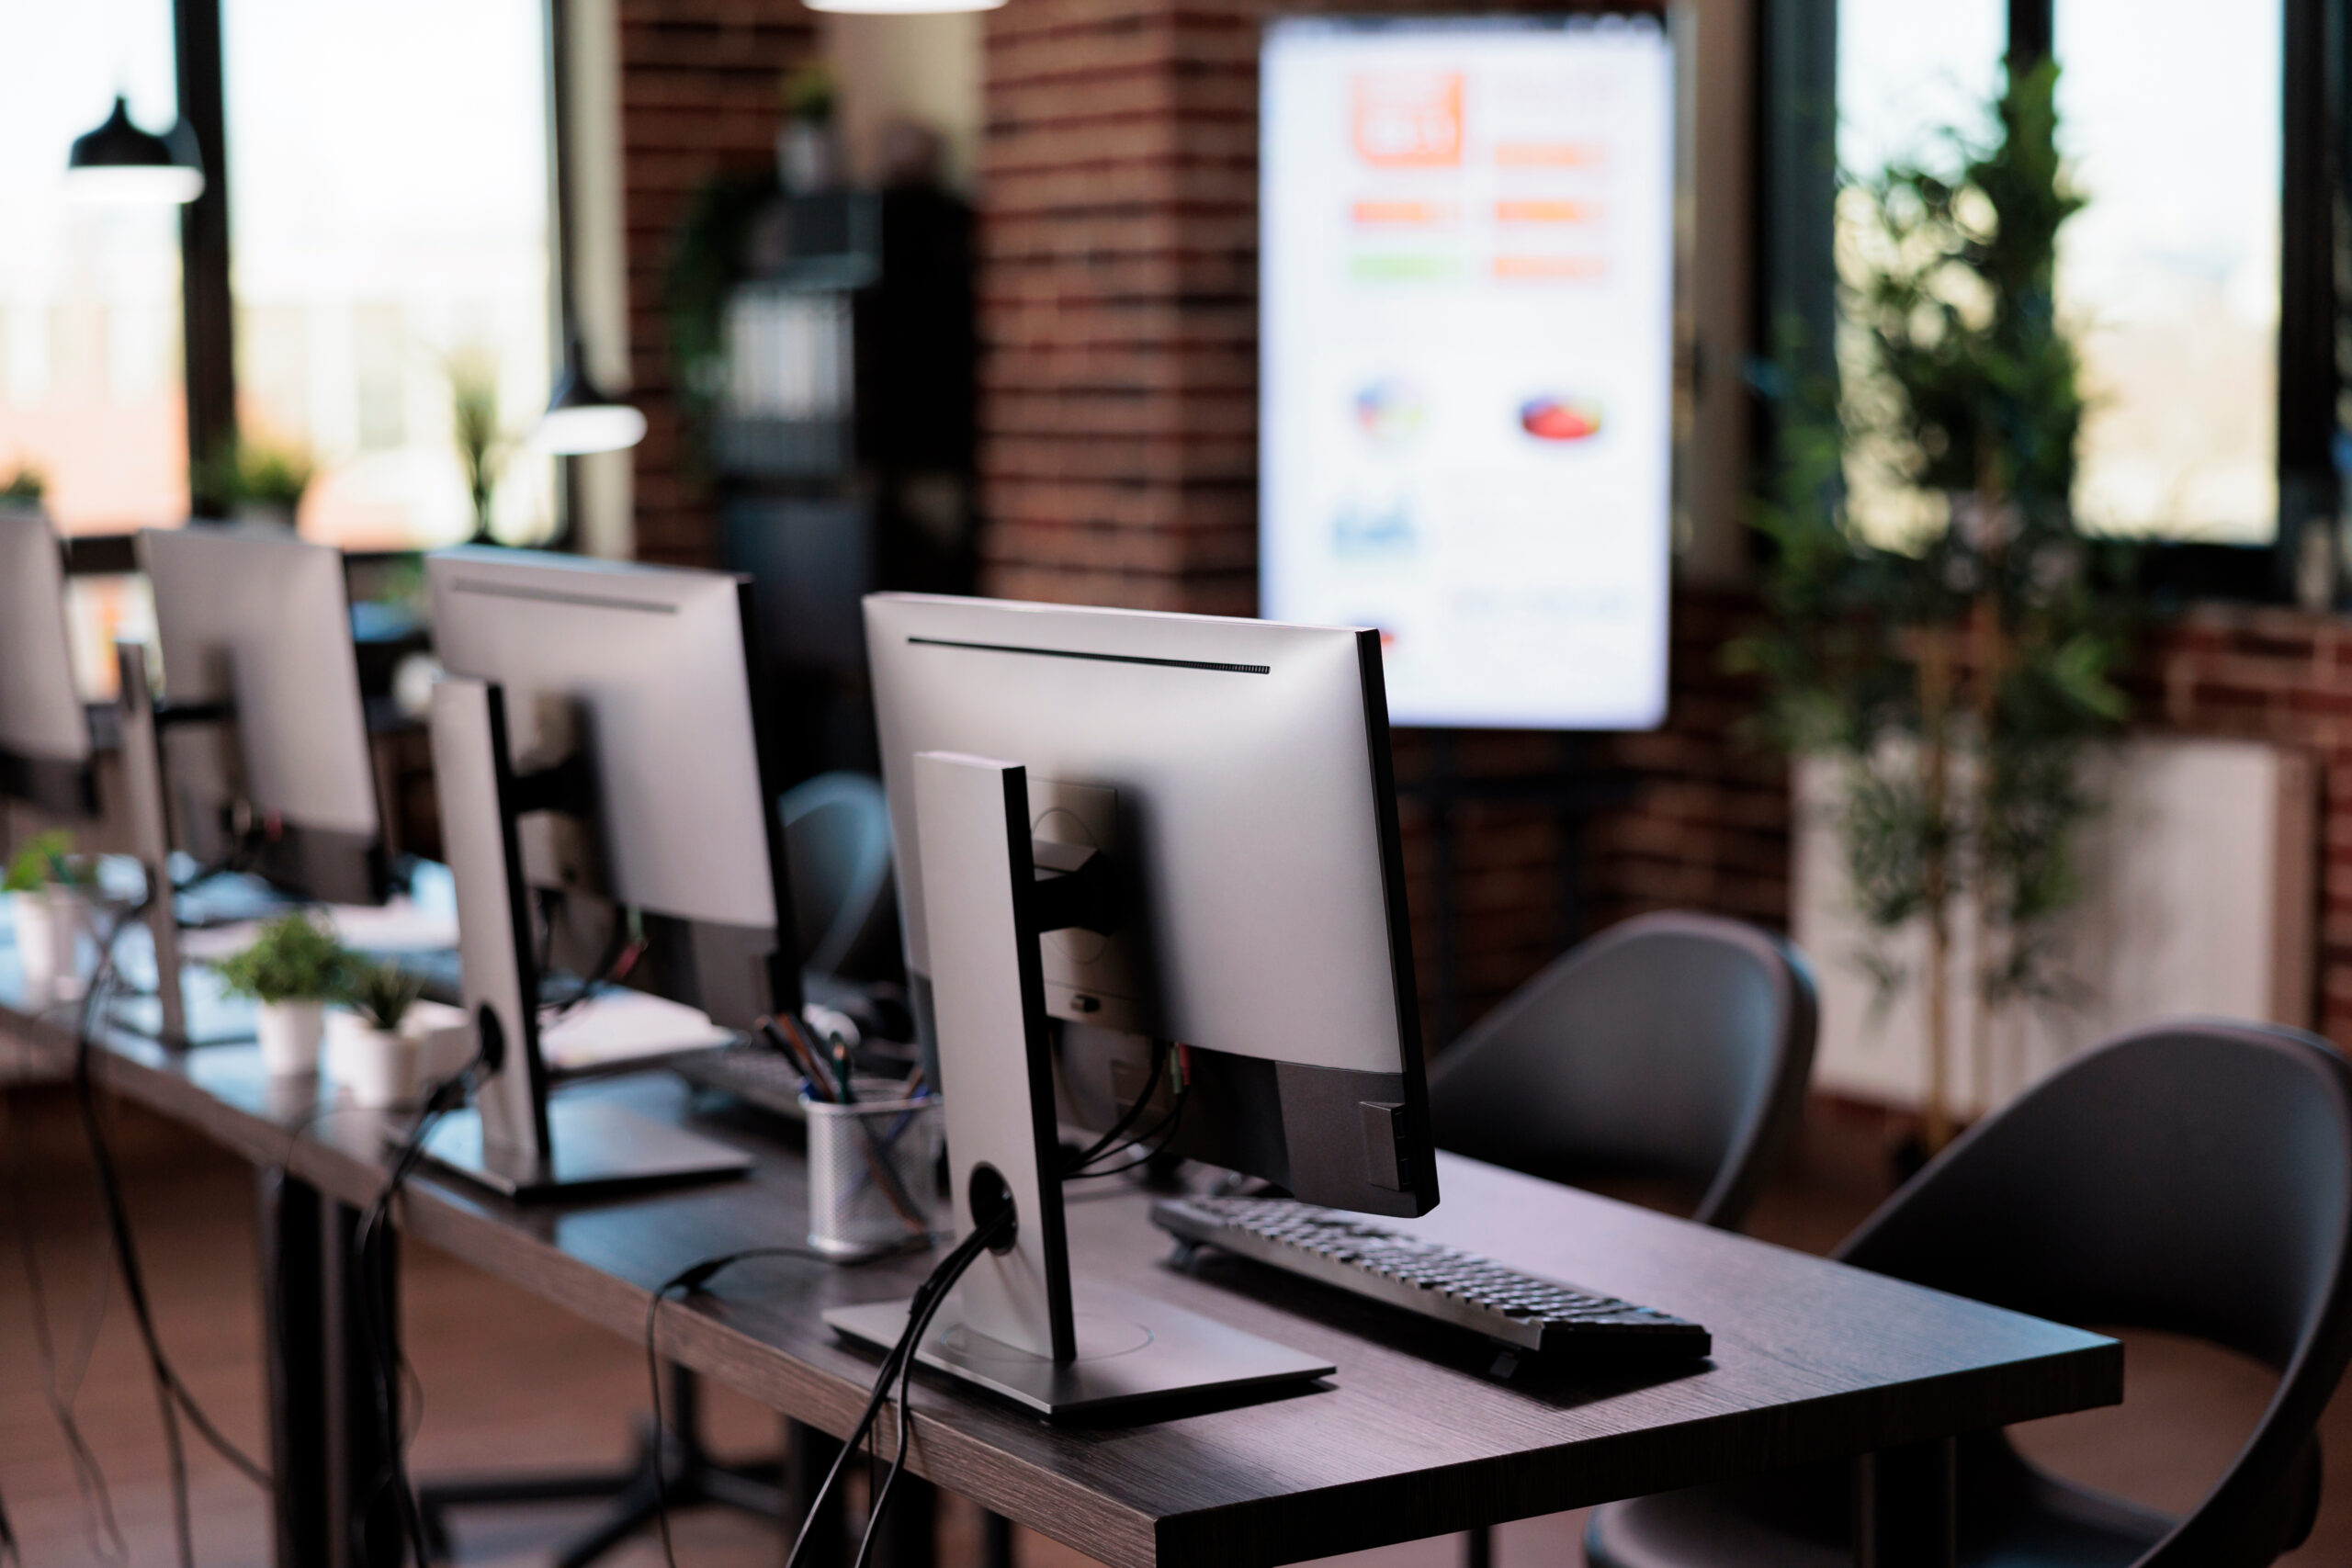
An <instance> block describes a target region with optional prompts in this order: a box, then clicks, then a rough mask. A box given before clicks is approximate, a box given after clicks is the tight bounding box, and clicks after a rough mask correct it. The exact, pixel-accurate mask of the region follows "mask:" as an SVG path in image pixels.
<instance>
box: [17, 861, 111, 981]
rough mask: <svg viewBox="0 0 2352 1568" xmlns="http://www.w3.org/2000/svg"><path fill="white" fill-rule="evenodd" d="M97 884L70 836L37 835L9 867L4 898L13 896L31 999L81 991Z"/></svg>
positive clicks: (19, 954)
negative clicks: (80, 966)
mask: <svg viewBox="0 0 2352 1568" xmlns="http://www.w3.org/2000/svg"><path fill="white" fill-rule="evenodd" d="M95 881H96V878H95V876H94V874H92V871H91V868H90V863H89V862H88V860H86V859H85V858H84V857H82V856H79V855H76V854H74V836H73V835H72V834H70V833H64V832H51V833H40V834H36V835H35V836H34V837H33V838H31V839H29V840H27V841H26V843H25V846H24V848H22V849H20V850H18V851H17V853H16V856H15V858H13V859H12V860H10V861H9V862H8V869H7V873H6V876H5V877H0V892H6V893H9V894H13V895H14V896H15V897H12V898H11V899H10V900H9V904H10V907H11V908H12V910H13V912H14V918H15V921H16V928H17V963H18V964H20V965H22V967H23V970H24V979H25V991H26V994H27V996H28V997H34V996H58V997H66V996H70V995H72V994H73V993H74V991H75V990H76V989H77V988H78V987H77V986H76V980H77V978H78V976H76V974H75V967H76V960H77V958H78V957H79V956H80V954H79V944H80V942H81V936H82V931H83V928H84V927H85V926H86V925H87V924H88V923H89V909H90V894H91V890H92V886H93V885H94V883H95Z"/></svg>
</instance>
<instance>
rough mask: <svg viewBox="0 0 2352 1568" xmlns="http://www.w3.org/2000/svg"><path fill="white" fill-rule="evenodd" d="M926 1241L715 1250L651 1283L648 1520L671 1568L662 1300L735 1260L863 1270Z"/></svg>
mask: <svg viewBox="0 0 2352 1568" xmlns="http://www.w3.org/2000/svg"><path fill="white" fill-rule="evenodd" d="M930 1245H931V1238H930V1237H929V1236H928V1235H922V1236H909V1237H907V1238H906V1239H905V1240H904V1241H901V1242H897V1243H894V1244H892V1245H890V1246H888V1247H873V1248H870V1249H868V1250H867V1251H865V1252H858V1253H852V1254H849V1255H848V1256H846V1257H836V1256H833V1255H831V1254H827V1253H822V1252H819V1251H818V1250H817V1249H816V1248H814V1247H794V1246H790V1245H784V1246H777V1247H745V1248H743V1249H742V1250H741V1251H740V1252H727V1253H721V1254H719V1255H718V1257H715V1258H704V1259H702V1260H701V1261H700V1262H698V1263H693V1264H689V1265H688V1266H687V1267H685V1268H684V1269H679V1270H678V1272H676V1273H675V1274H673V1275H671V1276H670V1277H669V1278H668V1279H667V1280H662V1283H661V1284H659V1285H657V1286H655V1287H654V1288H653V1295H652V1298H651V1299H650V1301H648V1302H647V1303H645V1380H646V1384H647V1387H648V1388H649V1389H650V1391H651V1393H652V1395H653V1454H654V1465H653V1499H654V1511H653V1513H654V1522H655V1523H656V1524H657V1525H659V1526H660V1528H661V1533H662V1558H663V1560H664V1561H665V1562H668V1563H670V1564H671V1565H672V1568H675V1565H676V1563H677V1561H678V1559H677V1553H676V1552H675V1551H673V1548H672V1546H671V1541H670V1483H669V1475H668V1472H666V1471H665V1470H664V1468H663V1466H662V1454H663V1451H664V1450H665V1449H666V1447H667V1445H668V1442H669V1425H668V1422H667V1419H666V1417H665V1416H663V1415H662V1356H661V1351H660V1349H659V1348H658V1344H657V1339H658V1336H657V1330H658V1329H659V1327H660V1324H661V1315H662V1303H665V1302H667V1301H668V1300H669V1299H670V1297H671V1295H672V1294H673V1292H685V1293H686V1294H688V1295H691V1294H693V1293H694V1292H697V1291H699V1290H701V1289H702V1288H703V1287H704V1286H705V1285H707V1284H708V1283H709V1282H710V1281H711V1280H712V1279H714V1278H715V1277H716V1276H718V1274H719V1273H720V1272H721V1271H722V1270H724V1269H731V1268H733V1267H734V1266H735V1265H736V1264H738V1263H752V1262H756V1261H758V1260H760V1259H761V1258H797V1259H800V1260H802V1261H805V1262H810V1263H821V1264H824V1265H826V1266H827V1267H829V1268H834V1269H863V1268H865V1266H866V1265H868V1264H870V1263H879V1262H881V1261H882V1260H884V1259H885V1258H902V1257H904V1256H906V1255H907V1254H908V1253H910V1252H914V1251H918V1250H920V1249H922V1248H923V1247H928V1246H930Z"/></svg>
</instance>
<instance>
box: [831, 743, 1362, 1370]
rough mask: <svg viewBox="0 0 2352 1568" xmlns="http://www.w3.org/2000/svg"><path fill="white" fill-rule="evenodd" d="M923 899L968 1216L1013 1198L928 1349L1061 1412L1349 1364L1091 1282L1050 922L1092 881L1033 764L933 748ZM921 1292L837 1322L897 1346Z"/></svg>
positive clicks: (920, 795)
mask: <svg viewBox="0 0 2352 1568" xmlns="http://www.w3.org/2000/svg"><path fill="white" fill-rule="evenodd" d="M914 771H915V779H914V783H915V823H916V831H917V833H918V834H919V835H920V836H921V841H922V868H923V910H924V914H925V916H926V919H925V921H924V924H925V926H926V927H927V929H928V930H929V931H930V933H931V978H932V987H933V996H934V998H935V1001H936V1006H937V1011H938V1041H939V1073H940V1085H939V1088H940V1095H941V1100H942V1102H943V1104H944V1109H945V1114H946V1117H947V1153H948V1170H949V1178H950V1185H951V1195H952V1197H953V1200H954V1202H955V1208H956V1234H957V1235H959V1236H960V1235H971V1234H972V1232H973V1230H974V1229H975V1228H976V1226H977V1225H978V1224H980V1223H982V1222H984V1221H988V1220H990V1219H992V1218H993V1217H994V1215H995V1213H997V1212H998V1210H1000V1209H1001V1207H1002V1206H1003V1205H1004V1204H1006V1203H1010V1204H1011V1205H1012V1209H1013V1213H1014V1216H1015V1218H1014V1229H1013V1233H1012V1239H1011V1240H1010V1242H1008V1243H1005V1244H1003V1245H1001V1246H1000V1247H998V1248H996V1249H993V1250H991V1251H989V1252H986V1253H983V1254H981V1256H980V1258H979V1260H978V1262H977V1263H975V1264H974V1265H973V1266H972V1269H971V1271H970V1272H969V1273H967V1274H966V1275H965V1276H964V1279H963V1282H962V1283H961V1284H959V1285H958V1286H957V1287H956V1292H955V1294H954V1296H953V1297H952V1298H951V1299H950V1300H949V1302H948V1303H947V1304H946V1305H945V1306H944V1307H943V1308H942V1309H941V1311H940V1313H939V1315H938V1316H937V1317H936V1318H934V1319H933V1324H932V1327H931V1330H930V1332H929V1333H927V1334H926V1335H925V1336H924V1337H923V1340H922V1345H921V1346H920V1347H919V1348H917V1351H916V1358H917V1359H918V1360H920V1361H921V1362H922V1364H923V1365H925V1366H927V1367H931V1368H933V1369H935V1370H936V1371H943V1372H945V1373H947V1374H949V1375H950V1376H952V1377H956V1378H960V1379H963V1380H964V1381H966V1382H972V1383H976V1384H978V1385H979V1386H980V1387H982V1388H986V1389H989V1391H991V1392H993V1393H999V1394H1002V1395H1004V1396H1005V1397H1007V1398H1010V1399H1012V1400H1015V1401H1017V1402H1019V1403H1020V1404H1025V1405H1027V1406H1029V1407H1030V1408H1031V1409H1033V1410H1037V1411H1040V1412H1043V1413H1044V1414H1045V1415H1046V1416H1077V1415H1081V1414H1085V1415H1092V1414H1099V1413H1101V1412H1103V1411H1106V1410H1110V1409H1113V1408H1115V1407H1118V1406H1122V1405H1132V1404H1143V1403H1147V1402H1159V1401H1165V1400H1174V1399H1179V1398H1193V1399H1198V1398H1203V1397H1209V1396H1216V1395H1228V1394H1231V1393H1236V1392H1238V1391H1243V1390H1250V1389H1259V1388H1264V1387H1268V1386H1278V1385H1283V1384H1298V1383H1306V1382H1312V1381H1313V1380H1315V1379H1317V1378H1323V1377H1329V1376H1330V1375H1331V1373H1332V1372H1333V1371H1335V1369H1334V1368H1333V1367H1332V1365H1331V1363H1330V1362H1329V1361H1326V1360H1322V1359H1318V1358H1317V1357H1314V1356H1309V1355H1305V1354H1303V1353H1301V1352H1299V1351H1296V1350H1293V1349H1291V1348H1288V1347H1286V1346H1282V1345H1277V1344H1275V1343H1273V1342H1272V1341H1271V1340H1267V1339H1261V1338H1260V1337H1257V1336H1256V1335H1254V1334H1246V1333H1243V1332H1242V1331H1240V1330H1238V1329H1234V1328H1228V1327H1227V1326H1226V1325H1223V1324H1221V1323H1218V1322H1216V1320H1215V1319H1212V1318H1207V1317H1203V1316H1201V1315H1199V1314H1195V1313H1189V1312H1185V1311H1183V1310H1182V1308H1179V1307H1173V1306H1170V1305H1169V1304H1168V1303H1165V1302H1162V1301H1159V1300H1158V1299H1157V1298H1152V1297H1146V1296H1143V1295H1140V1294H1137V1293H1135V1292H1121V1291H1113V1290H1110V1289H1107V1288H1104V1289H1097V1288H1093V1287H1088V1288H1086V1289H1083V1290H1080V1291H1079V1292H1073V1291H1072V1289H1071V1284H1070V1268H1069V1243H1068V1240H1067V1237H1066V1235H1065V1232H1064V1228H1063V1222H1062V1189H1061V1178H1060V1170H1059V1162H1060V1160H1061V1158H1062V1154H1061V1145H1060V1141H1059V1137H1058V1135H1057V1134H1058V1129H1057V1124H1056V1122H1055V1118H1054V1099H1053V1066H1052V1061H1051V1057H1050V1055H1049V1051H1048V1046H1047V1041H1046V997H1045V977H1044V973H1043V969H1042V965H1041V960H1040V957H1039V953H1038V948H1037V939H1038V938H1039V936H1040V935H1042V934H1043V933H1044V932H1046V931H1056V930H1060V929H1063V928H1065V927H1067V926H1071V925H1076V924H1080V923H1082V922H1084V921H1086V920H1088V919H1090V917H1089V916H1088V915H1087V914H1086V913H1085V912H1084V911H1083V908H1082V906H1083V905H1084V904H1085V902H1086V901H1087V900H1086V897H1085V895H1086V891H1087V890H1086V889H1085V888H1084V887H1082V886H1080V882H1079V879H1078V878H1076V877H1073V876H1065V877H1061V878H1058V879H1049V880H1046V881H1042V882H1041V881H1040V880H1039V874H1038V870H1037V866H1036V863H1035V856H1034V853H1033V852H1032V849H1031V845H1030V833H1029V784H1028V776H1027V773H1026V772H1025V771H1024V770H1023V768H1022V767H1021V766H1019V765H1018V764H1017V763H1012V762H1001V761H990V760H988V759H984V758H978V757H965V756H957V755H954V754H951V753H947V752H938V751H925V752H922V753H921V754H919V755H918V756H917V757H916V758H915V769H914ZM907 1310H908V1303H906V1302H904V1301H895V1302H883V1303H875V1304H872V1305H868V1306H861V1307H837V1308H834V1309H833V1310H831V1311H830V1312H828V1313H826V1314H825V1321H826V1323H827V1324H828V1325H831V1327H832V1328H833V1329H834V1330H835V1331H836V1332H837V1333H840V1334H842V1336H844V1337H847V1338H850V1339H853V1340H855V1341H858V1342H860V1343H863V1344H865V1345H869V1346H874V1347H878V1348H888V1347H889V1346H891V1345H893V1344H895V1343H897V1341H898V1338H899V1333H900V1331H901V1330H902V1329H904V1327H905V1326H906V1322H907Z"/></svg>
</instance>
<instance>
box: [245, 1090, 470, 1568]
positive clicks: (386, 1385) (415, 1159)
mask: <svg viewBox="0 0 2352 1568" xmlns="http://www.w3.org/2000/svg"><path fill="white" fill-rule="evenodd" d="M483 1066H484V1058H483V1054H482V1051H481V1048H480V1047H477V1048H476V1050H475V1053H474V1057H473V1059H472V1060H471V1061H469V1062H468V1063H467V1064H466V1065H465V1066H463V1067H461V1068H459V1069H458V1071H457V1072H455V1073H452V1074H450V1075H449V1076H448V1077H445V1078H443V1079H442V1080H441V1081H440V1082H438V1083H436V1084H435V1085H434V1086H433V1088H432V1089H430V1090H429V1091H428V1092H427V1093H426V1095H425V1097H424V1103H423V1104H422V1105H421V1106H419V1107H418V1109H417V1113H416V1118H415V1120H414V1121H413V1122H411V1123H410V1124H409V1130H408V1132H407V1133H406V1134H404V1135H403V1137H402V1138H401V1144H400V1146H399V1148H398V1150H397V1152H396V1153H395V1154H394V1156H393V1157H392V1163H391V1167H390V1170H389V1171H388V1172H387V1173H386V1175H385V1179H384V1183H383V1185H382V1186H381V1187H380V1188H379V1189H378V1190H377V1193H376V1196H375V1198H374V1200H373V1201H370V1202H369V1203H368V1208H367V1210H366V1211H365V1212H364V1213H362V1214H361V1216H360V1220H359V1224H358V1225H357V1226H356V1228H355V1229H354V1231H353V1233H352V1248H351V1254H352V1255H351V1269H352V1276H353V1277H352V1280H351V1281H350V1288H351V1289H352V1291H353V1292H355V1293H356V1296H357V1298H358V1303H359V1322H360V1330H361V1334H362V1336H363V1337H365V1338H366V1340H367V1342H368V1343H367V1349H368V1374H369V1380H370V1382H372V1383H373V1385H374V1393H375V1403H376V1419H377V1436H378V1439H379V1441H380V1442H381V1443H382V1444H383V1446H384V1464H383V1468H382V1470H380V1471H379V1472H378V1474H377V1476H376V1479H375V1481H374V1483H372V1484H371V1485H370V1487H369V1488H368V1495H367V1496H366V1497H365V1499H363V1501H362V1503H361V1506H358V1507H357V1508H355V1509H354V1510H353V1511H352V1516H351V1518H350V1520H349V1521H348V1522H349V1525H350V1528H351V1529H352V1530H353V1531H354V1534H355V1540H354V1549H355V1551H360V1552H361V1554H362V1555H365V1551H364V1545H365V1543H364V1541H362V1540H359V1539H358V1536H359V1534H360V1533H361V1532H364V1530H365V1529H366V1525H367V1519H368V1514H369V1513H370V1511H371V1509H372V1506H373V1504H374V1502H375V1500H376V1498H377V1497H379V1496H380V1495H382V1494H383V1492H384V1491H385V1489H386V1488H387V1487H389V1488H390V1489H391V1491H392V1493H393V1496H394V1500H395V1502H396V1503H397V1504H398V1505H399V1508H400V1521H399V1528H400V1531H401V1538H402V1542H403V1544H404V1545H405V1547H406V1549H407V1550H408V1551H412V1552H413V1554H414V1556H415V1559H416V1562H418V1564H419V1565H420V1568H422V1565H423V1564H424V1562H425V1546H424V1541H425V1536H424V1511H423V1510H422V1508H420V1507H419V1506H418V1504H417V1500H416V1489H415V1488H414V1487H413V1486H412V1485H411V1484H410V1483H409V1478H408V1456H407V1450H408V1437H409V1433H408V1431H407V1430H406V1428H405V1427H403V1425H402V1423H401V1397H400V1396H401V1383H402V1380H403V1378H404V1377H409V1378H413V1372H412V1371H409V1369H408V1368H407V1366H406V1363H405V1360H404V1359H403V1358H402V1357H401V1355H400V1353H399V1350H398V1348H397V1344H396V1341H395V1340H394V1337H393V1327H392V1325H391V1324H390V1323H389V1322H387V1321H386V1320H385V1315H384V1309H385V1308H386V1307H387V1306H388V1305H389V1304H390V1299H391V1294H392V1292H391V1259H390V1253H389V1251H387V1249H386V1238H387V1237H388V1236H389V1235H390V1216H391V1206H392V1201H393V1199H394V1198H396V1197H397V1196H398V1195H399V1193H400V1190H401V1187H403V1186H404V1185H405V1184H406V1183H407V1181H408V1179H409V1177H410V1176H411V1175H413V1173H414V1172H415V1169H416V1168H417V1166H418V1165H420V1164H422V1163H423V1161H424V1150H425V1143H426V1140H427V1138H428V1137H429V1136H430V1135H431V1134H432V1131H433V1127H434V1124H435V1122H438V1121H439V1120H440V1119H441V1117H442V1116H443V1115H445V1114H447V1112H448V1111H451V1110H453V1109H455V1108H456V1107H457V1106H458V1105H461V1104H463V1103H464V1102H465V1100H466V1097H467V1095H468V1094H469V1093H470V1092H471V1091H472V1089H474V1088H475V1086H476V1082H477V1079H478V1077H479V1075H480V1074H481V1071H482V1070H483ZM298 1135H299V1134H298ZM290 1146H291V1145H289V1149H290Z"/></svg>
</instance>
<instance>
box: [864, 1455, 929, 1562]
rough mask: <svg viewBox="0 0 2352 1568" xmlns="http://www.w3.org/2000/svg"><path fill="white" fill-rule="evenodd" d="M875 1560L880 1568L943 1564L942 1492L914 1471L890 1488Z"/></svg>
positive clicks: (901, 1474)
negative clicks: (941, 1540)
mask: <svg viewBox="0 0 2352 1568" xmlns="http://www.w3.org/2000/svg"><path fill="white" fill-rule="evenodd" d="M874 1561H875V1562H876V1563H877V1564H879V1568H936V1565H937V1563H938V1562H939V1489H938V1488H937V1487H935V1486H933V1484H932V1483H930V1482H928V1481H925V1480H924V1479H923V1478H922V1477H921V1476H919V1475H917V1474H916V1473H915V1472H913V1471H911V1470H910V1471H905V1472H901V1473H900V1474H899V1483H898V1484H897V1485H896V1486H893V1487H892V1488H890V1511H889V1512H888V1513H887V1514H885V1515H883V1516H882V1528H881V1529H879V1530H878V1531H876V1534H875V1540H874Z"/></svg>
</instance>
